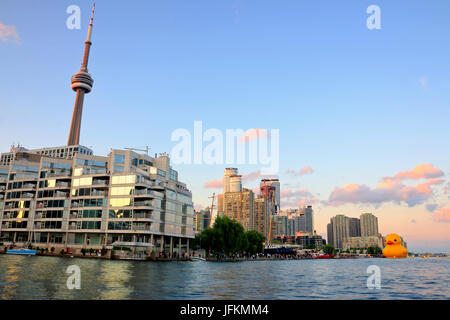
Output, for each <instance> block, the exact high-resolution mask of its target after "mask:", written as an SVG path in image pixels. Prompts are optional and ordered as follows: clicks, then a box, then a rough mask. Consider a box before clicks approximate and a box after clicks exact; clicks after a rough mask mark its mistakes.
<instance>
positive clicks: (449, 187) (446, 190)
mask: <svg viewBox="0 0 450 320" xmlns="http://www.w3.org/2000/svg"><path fill="white" fill-rule="evenodd" d="M444 193H445V194H450V182H447V185H446V186H445V187H444Z"/></svg>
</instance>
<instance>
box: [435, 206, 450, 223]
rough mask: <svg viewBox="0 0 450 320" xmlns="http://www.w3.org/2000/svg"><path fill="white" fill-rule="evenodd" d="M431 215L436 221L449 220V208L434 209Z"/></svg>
mask: <svg viewBox="0 0 450 320" xmlns="http://www.w3.org/2000/svg"><path fill="white" fill-rule="evenodd" d="M433 217H434V219H435V220H436V221H438V222H450V208H440V209H436V210H435V211H434V213H433Z"/></svg>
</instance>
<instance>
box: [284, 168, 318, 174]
mask: <svg viewBox="0 0 450 320" xmlns="http://www.w3.org/2000/svg"><path fill="white" fill-rule="evenodd" d="M313 173H314V170H313V168H312V167H311V166H306V167H303V168H302V169H300V171H295V170H286V174H288V175H291V176H302V175H305V174H313Z"/></svg>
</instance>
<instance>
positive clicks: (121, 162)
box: [114, 154, 125, 164]
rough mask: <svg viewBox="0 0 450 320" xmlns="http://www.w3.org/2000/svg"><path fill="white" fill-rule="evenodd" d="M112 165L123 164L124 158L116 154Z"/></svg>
mask: <svg viewBox="0 0 450 320" xmlns="http://www.w3.org/2000/svg"><path fill="white" fill-rule="evenodd" d="M114 163H120V164H125V156H124V155H121V154H116V155H115V156H114Z"/></svg>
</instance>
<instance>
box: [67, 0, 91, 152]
mask: <svg viewBox="0 0 450 320" xmlns="http://www.w3.org/2000/svg"><path fill="white" fill-rule="evenodd" d="M94 10H95V2H94V5H93V6H92V14H91V21H90V22H89V29H88V34H87V38H86V41H85V42H84V54H83V62H82V63H81V69H80V71H78V72H77V73H75V74H74V75H73V76H72V90H73V91H75V92H76V93H77V94H76V98H75V106H74V108H73V115H72V123H71V125H70V132H69V139H68V141H67V145H69V146H74V145H79V144H80V130H81V116H82V113H83V102H84V95H85V94H86V93H89V92H91V90H92V85H93V84H94V79H92V77H91V75H90V74H89V73H88V69H87V66H88V61H89V52H90V49H91V45H92V42H91V36H92V29H93V26H94Z"/></svg>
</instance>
